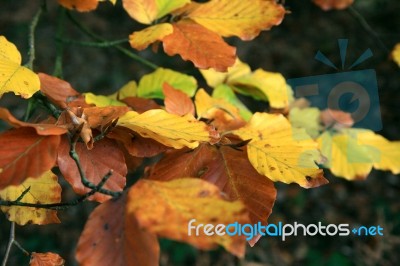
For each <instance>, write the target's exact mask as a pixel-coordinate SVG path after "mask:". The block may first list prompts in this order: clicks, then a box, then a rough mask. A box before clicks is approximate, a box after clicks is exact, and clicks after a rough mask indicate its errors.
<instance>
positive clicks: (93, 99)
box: [84, 92, 126, 107]
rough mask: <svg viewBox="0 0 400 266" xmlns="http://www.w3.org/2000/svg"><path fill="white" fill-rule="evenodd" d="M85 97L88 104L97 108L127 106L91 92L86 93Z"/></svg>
mask: <svg viewBox="0 0 400 266" xmlns="http://www.w3.org/2000/svg"><path fill="white" fill-rule="evenodd" d="M84 95H85V101H86V102H87V103H88V104H94V105H96V106H97V107H106V106H126V104H125V103H123V102H120V101H118V100H116V99H112V98H111V97H107V96H104V95H95V94H93V93H91V92H88V93H85V94H84Z"/></svg>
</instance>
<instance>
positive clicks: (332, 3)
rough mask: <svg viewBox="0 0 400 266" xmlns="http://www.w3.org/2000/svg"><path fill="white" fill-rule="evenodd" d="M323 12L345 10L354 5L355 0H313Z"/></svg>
mask: <svg viewBox="0 0 400 266" xmlns="http://www.w3.org/2000/svg"><path fill="white" fill-rule="evenodd" d="M313 2H314V3H315V4H316V5H317V6H319V7H320V8H321V9H322V10H324V11H328V10H331V9H345V8H347V7H349V6H350V5H352V4H353V2H354V0H313Z"/></svg>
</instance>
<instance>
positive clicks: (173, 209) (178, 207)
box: [127, 178, 249, 257]
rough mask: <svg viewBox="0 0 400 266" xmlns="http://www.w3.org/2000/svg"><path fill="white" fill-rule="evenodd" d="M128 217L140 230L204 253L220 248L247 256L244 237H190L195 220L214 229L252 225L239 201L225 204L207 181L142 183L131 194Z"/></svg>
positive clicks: (183, 179)
mask: <svg viewBox="0 0 400 266" xmlns="http://www.w3.org/2000/svg"><path fill="white" fill-rule="evenodd" d="M127 213H128V215H134V216H136V218H137V220H138V222H139V225H140V226H141V227H144V228H146V229H147V230H149V231H150V232H153V233H155V234H157V235H158V236H160V237H167V238H170V239H174V240H178V241H184V242H187V243H190V244H192V245H194V246H196V247H197V248H201V249H211V248H214V247H215V245H216V244H219V245H222V246H223V247H224V248H225V249H226V250H228V251H229V252H231V253H232V254H234V255H236V256H239V257H243V255H244V251H245V243H246V241H245V238H244V236H243V235H242V236H238V235H236V236H229V235H227V234H225V235H222V236H219V235H216V234H214V235H211V236H207V235H205V234H204V233H200V235H199V236H193V235H188V222H189V221H190V220H191V219H196V220H197V221H196V223H202V224H207V223H210V224H214V226H215V225H216V224H225V225H227V224H230V223H234V222H238V223H239V224H244V223H248V222H249V219H248V214H247V212H246V210H245V208H244V206H243V204H242V203H241V202H240V201H234V202H230V201H227V200H224V198H223V197H222V196H221V192H220V190H219V189H218V188H217V187H216V186H215V185H213V184H211V183H208V182H206V181H204V180H201V179H197V178H182V179H176V180H172V181H169V182H159V181H152V180H143V179H142V180H139V181H138V182H137V183H136V184H135V185H134V186H133V187H132V188H131V189H130V190H129V193H128V199H127ZM221 213H223V215H221ZM160 217H163V219H160Z"/></svg>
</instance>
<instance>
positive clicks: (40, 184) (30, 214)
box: [0, 171, 61, 225]
mask: <svg viewBox="0 0 400 266" xmlns="http://www.w3.org/2000/svg"><path fill="white" fill-rule="evenodd" d="M27 189H29V191H28V192H27V193H26V194H25V195H24V196H23V198H22V199H21V200H20V202H22V203H34V204H50V203H59V202H60V201H61V186H60V185H59V184H58V181H57V176H56V175H55V174H53V173H52V172H51V171H46V172H44V173H43V174H42V175H41V176H39V177H36V178H28V179H26V180H25V181H24V182H23V183H22V184H20V185H18V186H8V187H6V188H5V189H2V190H0V198H1V199H3V200H8V201H15V200H16V199H18V198H19V197H20V196H21V195H22V194H23V193H24V191H26V190H27ZM1 210H2V211H3V212H4V213H6V214H7V218H8V220H10V221H12V222H16V223H17V224H19V225H25V224H30V223H32V224H40V225H43V224H51V223H60V220H59V219H58V217H57V211H53V210H48V209H43V208H34V207H22V206H11V207H6V206H1Z"/></svg>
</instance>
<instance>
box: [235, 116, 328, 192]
mask: <svg viewBox="0 0 400 266" xmlns="http://www.w3.org/2000/svg"><path fill="white" fill-rule="evenodd" d="M233 133H234V134H235V135H237V136H239V137H240V138H241V139H242V140H249V139H251V141H250V143H249V144H247V152H248V157H249V160H250V162H251V164H252V165H253V166H254V168H256V170H257V171H258V172H259V173H260V174H262V175H265V176H266V177H268V178H269V179H271V180H272V181H281V182H284V183H293V182H294V183H297V184H299V185H300V186H302V187H305V188H309V187H317V186H319V185H323V184H326V183H327V180H326V179H325V178H324V176H323V172H322V170H321V169H319V168H318V166H317V162H319V161H320V160H321V158H320V154H319V151H318V150H317V147H318V145H317V143H316V142H314V141H313V140H312V139H311V138H310V137H309V136H308V135H307V134H306V133H305V130H304V129H303V130H300V129H292V127H291V125H290V123H289V121H288V120H287V119H286V118H285V117H284V116H282V115H271V114H267V113H255V114H254V115H253V117H252V118H251V120H250V122H249V123H248V124H247V125H246V126H245V127H243V128H241V129H238V130H236V131H234V132H233Z"/></svg>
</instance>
